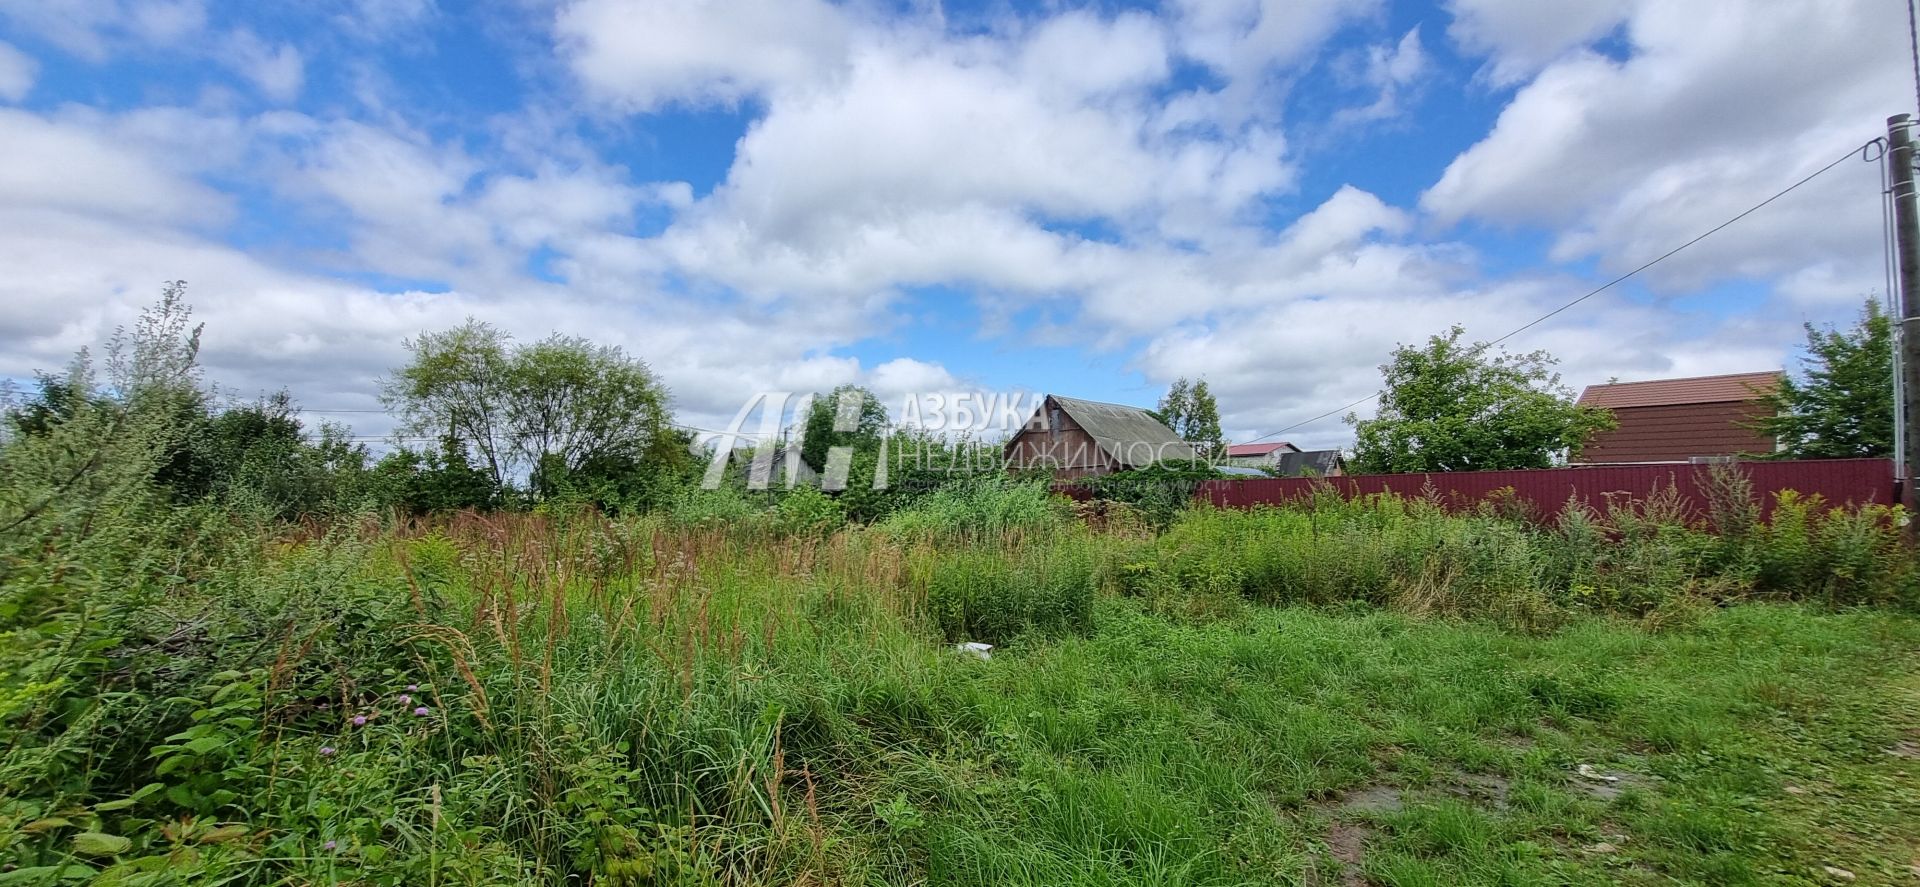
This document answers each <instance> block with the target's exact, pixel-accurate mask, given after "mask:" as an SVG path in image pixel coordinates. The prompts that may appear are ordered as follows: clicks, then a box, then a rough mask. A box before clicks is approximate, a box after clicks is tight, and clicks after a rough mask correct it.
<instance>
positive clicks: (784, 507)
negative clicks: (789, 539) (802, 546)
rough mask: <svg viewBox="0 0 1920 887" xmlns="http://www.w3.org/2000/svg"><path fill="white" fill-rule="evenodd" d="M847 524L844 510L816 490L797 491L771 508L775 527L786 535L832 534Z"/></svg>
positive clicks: (840, 505)
mask: <svg viewBox="0 0 1920 887" xmlns="http://www.w3.org/2000/svg"><path fill="white" fill-rule="evenodd" d="M846 522H847V509H846V506H845V505H842V504H841V503H840V501H839V500H838V499H834V498H832V497H830V496H828V495H827V494H825V493H822V492H820V490H819V489H817V488H815V487H807V486H803V487H796V488H795V489H794V490H793V491H792V492H790V493H787V494H786V495H785V496H782V497H780V504H779V505H777V506H775V508H774V524H775V525H776V526H777V527H778V528H779V529H780V530H781V531H782V532H786V533H799V534H803V535H818V534H823V533H831V532H833V531H834V530H837V529H840V527H841V526H843V525H844V524H846Z"/></svg>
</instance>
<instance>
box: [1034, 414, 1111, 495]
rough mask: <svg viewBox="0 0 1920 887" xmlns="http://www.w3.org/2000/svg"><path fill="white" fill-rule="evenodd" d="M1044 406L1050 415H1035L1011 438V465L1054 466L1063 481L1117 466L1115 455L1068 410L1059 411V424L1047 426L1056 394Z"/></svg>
mask: <svg viewBox="0 0 1920 887" xmlns="http://www.w3.org/2000/svg"><path fill="white" fill-rule="evenodd" d="M1041 409H1042V410H1045V411H1048V413H1047V415H1037V416H1035V417H1033V419H1031V420H1029V421H1028V422H1027V424H1026V425H1025V426H1024V427H1022V428H1021V429H1020V431H1019V433H1017V434H1015V435H1014V436H1013V439H1012V440H1009V441H1008V442H1007V464H1008V465H1009V466H1010V467H1013V468H1037V467H1048V468H1052V469H1053V477H1054V480H1060V481H1068V480H1077V479H1079V478H1083V477H1094V476H1097V475H1102V474H1109V473H1111V472H1113V471H1114V470H1115V469H1116V468H1117V466H1116V465H1115V464H1114V461H1113V458H1112V457H1111V456H1108V455H1107V453H1106V451H1105V450H1102V449H1100V445H1099V444H1097V443H1094V440H1093V435H1090V434H1088V433H1087V432H1086V431H1085V429H1082V428H1081V427H1080V424H1079V423H1078V422H1075V421H1073V417H1072V416H1069V415H1067V414H1066V411H1064V410H1061V411H1060V412H1059V413H1057V415H1058V416H1059V417H1060V419H1059V423H1058V424H1057V426H1054V427H1048V426H1047V423H1048V421H1049V417H1050V416H1051V415H1056V414H1054V413H1053V412H1052V411H1053V410H1055V409H1056V407H1055V405H1054V403H1053V399H1052V398H1048V399H1047V401H1046V402H1045V403H1044V404H1043V405H1042V406H1041Z"/></svg>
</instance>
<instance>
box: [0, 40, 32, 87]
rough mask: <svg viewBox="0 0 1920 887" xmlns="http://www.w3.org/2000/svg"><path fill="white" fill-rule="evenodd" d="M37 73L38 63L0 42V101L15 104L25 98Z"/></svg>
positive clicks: (4, 42) (7, 44) (11, 46)
mask: <svg viewBox="0 0 1920 887" xmlns="http://www.w3.org/2000/svg"><path fill="white" fill-rule="evenodd" d="M39 73H40V63H39V62H36V61H34V60H33V57H32V56H29V55H27V54H26V53H24V52H21V51H20V50H18V49H15V48H14V47H13V45H12V44H10V43H7V42H6V41H4V40H0V100H3V101H9V102H17V101H19V100H21V99H23V98H26V97H27V91H28V90H31V89H33V80H34V78H35V77H36V76H38V75H39Z"/></svg>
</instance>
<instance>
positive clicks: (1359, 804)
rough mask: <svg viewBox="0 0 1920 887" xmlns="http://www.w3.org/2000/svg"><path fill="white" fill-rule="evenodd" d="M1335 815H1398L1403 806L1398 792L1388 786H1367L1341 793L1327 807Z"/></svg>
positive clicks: (1403, 803)
mask: <svg viewBox="0 0 1920 887" xmlns="http://www.w3.org/2000/svg"><path fill="white" fill-rule="evenodd" d="M1327 806H1328V807H1329V808H1331V809H1332V810H1333V811H1334V812H1336V813H1344V814H1366V813H1398V812H1400V809H1401V808H1402V807H1403V806H1405V802H1404V801H1402V800H1401V798H1400V790H1399V789H1397V788H1394V787H1393V786H1390V785H1369V786H1367V787H1366V788H1360V789H1355V790H1353V791H1350V792H1342V793H1340V794H1339V795H1338V796H1336V797H1334V799H1333V800H1332V801H1330V802H1329V803H1328V805H1327Z"/></svg>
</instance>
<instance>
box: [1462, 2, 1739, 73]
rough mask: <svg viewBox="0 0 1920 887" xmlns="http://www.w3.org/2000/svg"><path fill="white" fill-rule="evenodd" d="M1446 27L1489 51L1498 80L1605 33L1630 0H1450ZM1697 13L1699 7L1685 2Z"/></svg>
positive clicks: (1466, 44)
mask: <svg viewBox="0 0 1920 887" xmlns="http://www.w3.org/2000/svg"><path fill="white" fill-rule="evenodd" d="M1447 5H1448V8H1449V10H1450V11H1451V12H1452V13H1453V24H1452V25H1451V26H1449V27H1448V29H1447V33H1448V34H1449V35H1450V36H1452V37H1453V39H1454V40H1455V41H1457V42H1458V43H1460V44H1461V45H1462V46H1463V47H1465V48H1466V49H1468V50H1469V51H1472V52H1476V53H1481V54H1484V55H1487V56H1489V66H1488V68H1487V71H1486V73H1487V76H1488V78H1489V79H1490V80H1491V81H1492V82H1493V83H1495V84H1497V85H1511V84H1513V83H1516V82H1518V81H1520V80H1523V79H1525V78H1527V77H1529V76H1531V75H1533V74H1534V73H1536V72H1538V71H1539V70H1540V69H1541V68H1543V67H1545V66H1546V65H1547V63H1549V62H1552V61H1554V60H1555V59H1556V58H1558V57H1560V56H1561V55H1562V54H1563V53H1565V52H1567V51H1568V50H1570V49H1574V48H1576V47H1580V46H1584V45H1585V44H1587V43H1588V42H1590V41H1592V40H1594V39H1596V38H1599V37H1602V36H1604V35H1606V34H1607V33H1608V32H1610V31H1613V30H1614V29H1615V28H1617V27H1619V26H1620V25H1621V24H1622V23H1624V22H1625V21H1626V20H1627V17H1628V14H1629V12H1630V11H1631V9H1632V7H1633V5H1634V0H1450V2H1449V3H1448V4H1447ZM1684 11H1686V12H1689V13H1698V12H1700V11H1702V7H1697V6H1688V7H1686V8H1685V10H1684Z"/></svg>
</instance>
